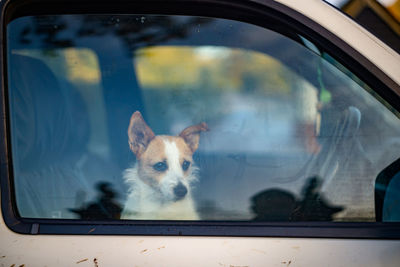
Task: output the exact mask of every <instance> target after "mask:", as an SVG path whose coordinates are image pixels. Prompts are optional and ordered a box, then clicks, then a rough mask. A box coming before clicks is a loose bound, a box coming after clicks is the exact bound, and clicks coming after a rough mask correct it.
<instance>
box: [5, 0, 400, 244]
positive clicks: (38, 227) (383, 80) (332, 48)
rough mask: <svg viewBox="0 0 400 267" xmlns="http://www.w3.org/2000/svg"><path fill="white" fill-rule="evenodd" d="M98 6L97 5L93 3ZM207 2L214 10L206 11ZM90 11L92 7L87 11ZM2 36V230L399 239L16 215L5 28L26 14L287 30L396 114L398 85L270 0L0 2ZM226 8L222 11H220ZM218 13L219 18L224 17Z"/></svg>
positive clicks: (339, 230)
mask: <svg viewBox="0 0 400 267" xmlns="http://www.w3.org/2000/svg"><path fill="white" fill-rule="evenodd" d="M94 4H95V5H94ZM210 5H212V6H213V8H210ZM89 7H90V8H89ZM1 10H2V11H1V12H2V17H1V18H2V19H1V31H2V32H1V35H2V38H3V47H2V48H3V49H2V51H1V60H2V62H3V64H2V65H1V66H0V71H1V73H2V76H1V84H2V90H1V94H2V108H1V111H0V115H1V118H2V128H1V130H0V137H1V140H2V142H1V143H0V164H1V165H0V175H1V177H0V180H1V203H2V204H1V205H2V213H3V218H4V220H5V223H6V225H7V226H8V227H9V228H10V229H11V230H13V231H15V232H17V233H23V234H94V235H175V236H180V235H184V236H262V237H330V238H375V239H399V238H400V223H381V222H376V223H346V222H340V223H335V222H284V223H270V222H221V221H215V222H214V221H124V220H121V221H81V220H59V219H54V220H53V219H28V218H21V217H20V216H19V214H18V212H17V209H16V201H15V196H14V195H13V194H12V192H13V180H12V179H11V177H13V171H12V168H11V166H12V158H11V150H10V132H9V131H10V128H9V125H10V124H9V118H8V112H7V110H8V99H7V98H8V96H7V92H6V90H5V88H6V87H7V75H6V71H7V70H6V69H7V68H6V64H5V62H7V59H6V56H7V48H6V44H5V41H6V25H7V23H8V22H10V21H11V20H12V19H14V18H16V17H20V16H24V15H28V14H29V15H42V14H43V15H44V14H65V13H67V12H68V14H78V13H88V12H87V10H90V13H93V14H96V13H97V14H98V13H101V14H107V13H118V14H126V13H136V14H147V13H148V14H165V15H172V14H173V15H197V16H210V17H218V18H226V19H233V20H238V21H243V22H248V23H251V24H254V25H259V26H261V27H265V25H264V24H265V20H266V18H268V19H270V20H273V21H274V22H276V23H275V25H269V27H268V28H271V26H272V28H273V29H274V30H277V31H283V30H284V28H285V27H289V28H290V29H293V30H294V31H296V32H299V33H301V34H302V36H304V37H306V38H307V39H309V40H311V41H312V42H314V43H315V44H316V45H318V46H320V47H324V50H325V51H327V52H329V53H330V54H334V55H335V56H336V59H338V60H340V63H342V64H343V65H345V66H346V67H347V68H348V69H349V70H351V71H352V72H353V73H355V74H356V75H357V76H358V77H360V78H362V79H363V81H364V82H366V83H367V84H368V85H370V86H371V85H372V86H371V87H372V88H379V90H376V91H375V92H377V93H378V94H379V95H380V96H381V97H382V98H383V99H384V100H386V101H387V102H388V103H389V104H391V105H392V106H393V107H394V108H395V109H396V110H398V111H400V101H399V100H400V97H399V95H398V94H397V93H396V92H400V85H398V84H397V83H395V82H394V81H393V80H392V79H391V78H390V77H388V76H387V75H386V74H385V73H383V72H382V71H381V70H380V69H378V68H377V67H376V66H375V65H373V64H372V63H371V62H370V61H369V60H368V59H366V58H365V57H364V56H362V55H361V54H360V53H359V52H357V51H356V50H355V49H354V48H352V47H350V46H349V45H348V44H346V43H345V42H344V41H342V40H341V39H339V38H338V37H337V36H335V35H334V34H333V33H330V32H329V31H328V30H326V29H325V28H323V27H322V26H320V25H319V24H317V23H316V22H314V21H312V20H310V19H309V18H307V17H305V16H304V15H302V14H300V13H298V12H297V11H294V10H292V9H290V8H289V7H286V6H284V5H282V4H280V3H277V2H275V1H273V0H266V1H263V2H258V1H257V2H247V1H241V0H234V1H228V0H204V1H196V0H167V1H161V0H151V1H149V0H147V1H145V0H142V1H129V2H128V1H121V0H120V1H113V2H110V1H104V0H101V1H96V2H94V1H90V0H86V1H79V0H71V1H64V0H60V1H54V0H52V1H49V0H43V1H41V0H28V1H22V0H8V1H3V2H2V3H1ZM221 11H223V12H221ZM221 14H222V15H221Z"/></svg>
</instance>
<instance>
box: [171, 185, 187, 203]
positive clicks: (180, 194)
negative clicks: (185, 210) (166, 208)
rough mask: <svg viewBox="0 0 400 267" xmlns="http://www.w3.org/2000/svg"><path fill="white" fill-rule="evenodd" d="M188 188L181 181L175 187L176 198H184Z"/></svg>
mask: <svg viewBox="0 0 400 267" xmlns="http://www.w3.org/2000/svg"><path fill="white" fill-rule="evenodd" d="M187 191H188V190H187V188H186V186H184V185H183V184H182V183H179V184H178V185H177V186H175V187H174V194H175V200H180V199H182V198H184V197H185V196H186V194H187Z"/></svg>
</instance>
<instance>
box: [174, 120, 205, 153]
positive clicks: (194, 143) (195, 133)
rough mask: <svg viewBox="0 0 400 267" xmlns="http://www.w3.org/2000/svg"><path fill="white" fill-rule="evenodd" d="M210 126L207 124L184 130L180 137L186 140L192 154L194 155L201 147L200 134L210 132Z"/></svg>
mask: <svg viewBox="0 0 400 267" xmlns="http://www.w3.org/2000/svg"><path fill="white" fill-rule="evenodd" d="M208 130H209V129H208V126H207V124H206V123H205V122H202V123H200V124H197V125H193V126H190V127H187V128H186V129H184V130H183V131H182V132H181V133H180V134H179V136H180V137H182V138H183V140H185V142H186V144H187V145H188V146H189V148H190V150H192V153H194V152H195V151H196V150H197V148H198V147H199V141H200V133H201V132H205V131H208Z"/></svg>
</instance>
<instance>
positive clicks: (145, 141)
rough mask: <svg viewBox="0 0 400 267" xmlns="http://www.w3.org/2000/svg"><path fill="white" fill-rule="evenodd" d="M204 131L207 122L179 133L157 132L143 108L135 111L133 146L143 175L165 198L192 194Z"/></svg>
mask: <svg viewBox="0 0 400 267" xmlns="http://www.w3.org/2000/svg"><path fill="white" fill-rule="evenodd" d="M203 131H208V127H207V124H205V123H204V122H203V123H200V124H197V125H193V126H190V127H188V128H186V129H184V130H183V131H182V132H181V133H180V134H179V135H178V136H167V135H155V134H154V133H153V131H152V130H151V129H150V127H149V126H148V125H147V124H146V122H145V121H144V119H143V117H142V115H141V114H140V112H139V111H136V112H135V113H133V114H132V117H131V120H130V124H129V127H128V137H129V147H130V149H131V150H132V152H133V153H134V154H135V155H136V159H137V162H138V163H137V164H138V174H139V178H140V179H142V181H143V182H145V183H146V184H148V185H150V186H151V187H152V188H153V189H155V190H156V191H158V192H159V193H160V194H161V197H162V198H163V201H179V200H182V199H184V198H185V197H186V196H187V195H188V194H190V183H191V182H192V181H193V180H194V179H195V175H194V172H195V171H196V167H195V165H194V162H193V158H192V156H193V153H194V152H195V151H196V150H197V148H198V146H199V141H200V133H201V132H203Z"/></svg>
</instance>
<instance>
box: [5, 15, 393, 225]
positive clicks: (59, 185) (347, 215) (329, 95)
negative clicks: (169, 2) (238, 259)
mask: <svg viewBox="0 0 400 267" xmlns="http://www.w3.org/2000/svg"><path fill="white" fill-rule="evenodd" d="M7 34H8V35H7V38H8V45H7V47H8V51H7V59H8V61H7V62H8V96H9V121H10V137H11V148H12V164H13V177H12V179H13V184H14V194H15V199H16V207H17V210H18V213H19V215H20V216H21V217H23V218H62V219H80V220H102V219H115V220H118V219H123V220H202V221H214V220H216V221H282V222H288V221H350V222H373V221H375V206H374V183H375V179H376V177H377V176H378V174H379V173H380V172H381V171H382V170H383V169H385V167H387V166H388V165H389V164H391V163H392V162H394V161H395V160H396V159H398V158H399V156H400V154H399V151H400V120H399V113H398V111H396V110H395V109H394V108H393V107H391V106H390V105H389V104H388V103H387V102H386V101H385V100H383V99H382V98H381V97H380V96H379V95H378V94H377V93H376V92H375V91H374V90H377V89H378V88H371V87H370V86H368V85H367V84H365V83H364V82H363V80H362V79H361V78H360V77H357V76H356V75H355V74H353V73H352V72H351V71H350V70H348V69H347V68H346V67H345V66H344V65H342V64H341V63H339V62H338V61H337V60H336V59H335V57H334V55H331V54H329V53H327V52H325V51H324V50H323V49H322V48H320V47H318V46H317V45H315V44H313V43H312V42H311V41H309V40H308V39H307V38H306V37H304V36H302V35H301V34H299V33H296V32H293V31H288V32H285V33H278V32H276V31H273V30H270V29H266V28H263V27H259V26H256V25H251V24H248V23H244V22H238V21H232V20H227V19H217V18H205V17H190V16H160V15H113V16H111V15H58V16H29V17H22V18H18V19H15V20H14V21H12V22H11V23H10V24H9V25H8V28H7ZM396 184H398V183H393V184H392V187H391V188H395V189H396V188H397V187H398V186H396ZM395 189H393V190H395ZM393 190H391V192H394V191H393ZM389 197H390V201H392V202H393V201H396V200H395V194H392V193H391V194H390V196H389ZM394 210H395V209H394ZM387 212H389V209H387V210H385V217H387V218H390V220H392V221H393V220H394V221H396V220H397V219H396V218H399V215H398V214H394V213H393V214H391V215H390V214H387ZM393 212H397V211H393Z"/></svg>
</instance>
